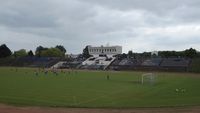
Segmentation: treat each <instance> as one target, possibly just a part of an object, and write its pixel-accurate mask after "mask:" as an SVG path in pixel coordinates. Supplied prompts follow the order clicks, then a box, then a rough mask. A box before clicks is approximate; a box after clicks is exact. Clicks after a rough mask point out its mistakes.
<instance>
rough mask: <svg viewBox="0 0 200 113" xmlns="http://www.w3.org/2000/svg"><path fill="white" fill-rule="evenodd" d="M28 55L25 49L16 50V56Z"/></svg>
mask: <svg viewBox="0 0 200 113" xmlns="http://www.w3.org/2000/svg"><path fill="white" fill-rule="evenodd" d="M27 55H28V54H27V52H26V50H25V49H20V50H18V51H15V52H14V56H15V57H25V56H27Z"/></svg>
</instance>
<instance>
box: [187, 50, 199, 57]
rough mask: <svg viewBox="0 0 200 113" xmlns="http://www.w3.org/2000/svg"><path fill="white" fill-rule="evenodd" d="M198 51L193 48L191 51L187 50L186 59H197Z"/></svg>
mask: <svg viewBox="0 0 200 113" xmlns="http://www.w3.org/2000/svg"><path fill="white" fill-rule="evenodd" d="M197 55H198V54H197V51H196V50H195V49H193V48H190V49H186V50H185V56H186V57H189V58H194V57H197Z"/></svg>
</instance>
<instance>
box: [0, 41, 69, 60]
mask: <svg viewBox="0 0 200 113" xmlns="http://www.w3.org/2000/svg"><path fill="white" fill-rule="evenodd" d="M65 54H66V49H65V48H64V46H62V45H57V46H56V47H51V48H47V47H43V46H38V47H37V48H36V51H35V53H33V51H32V50H30V51H26V50H25V49H20V50H18V51H14V52H12V51H11V50H10V49H9V48H8V47H7V45H6V44H2V45H1V46H0V58H6V57H9V56H13V57H15V58H18V57H26V56H29V57H33V56H36V57H64V56H65Z"/></svg>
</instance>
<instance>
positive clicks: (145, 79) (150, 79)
mask: <svg viewBox="0 0 200 113" xmlns="http://www.w3.org/2000/svg"><path fill="white" fill-rule="evenodd" d="M155 78H156V75H155V74H154V73H145V74H142V79H141V83H142V84H144V83H149V84H154V83H155Z"/></svg>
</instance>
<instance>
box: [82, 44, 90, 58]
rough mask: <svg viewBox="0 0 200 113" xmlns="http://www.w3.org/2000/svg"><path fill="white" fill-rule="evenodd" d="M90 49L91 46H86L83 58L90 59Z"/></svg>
mask: <svg viewBox="0 0 200 113" xmlns="http://www.w3.org/2000/svg"><path fill="white" fill-rule="evenodd" d="M88 47H89V46H86V47H85V48H84V49H83V57H84V58H86V59H87V58H89V57H90V56H91V55H90V54H89V50H88Z"/></svg>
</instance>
